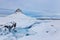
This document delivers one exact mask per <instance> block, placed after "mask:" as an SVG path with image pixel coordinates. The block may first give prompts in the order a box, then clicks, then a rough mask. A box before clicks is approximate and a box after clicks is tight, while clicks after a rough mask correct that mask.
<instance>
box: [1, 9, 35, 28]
mask: <svg viewBox="0 0 60 40" xmlns="http://www.w3.org/2000/svg"><path fill="white" fill-rule="evenodd" d="M13 21H14V22H16V23H17V27H22V28H23V27H28V26H29V25H31V24H33V23H35V22H36V19H35V18H32V17H29V16H26V15H24V13H23V12H22V10H20V9H17V10H16V11H15V12H14V13H13V14H11V15H8V16H6V17H4V18H1V19H0V25H2V24H3V25H4V24H6V23H8V22H13Z"/></svg>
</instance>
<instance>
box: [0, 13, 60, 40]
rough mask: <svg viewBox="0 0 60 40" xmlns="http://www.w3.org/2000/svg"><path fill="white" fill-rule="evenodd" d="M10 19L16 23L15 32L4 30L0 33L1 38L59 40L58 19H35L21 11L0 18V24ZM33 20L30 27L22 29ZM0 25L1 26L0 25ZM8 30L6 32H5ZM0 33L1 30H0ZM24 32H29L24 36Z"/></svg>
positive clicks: (13, 39)
mask: <svg viewBox="0 0 60 40" xmlns="http://www.w3.org/2000/svg"><path fill="white" fill-rule="evenodd" d="M11 21H15V22H16V23H17V28H16V30H17V32H13V31H12V32H11V33H10V32H8V31H4V30H3V29H4V28H2V34H0V39H1V40H60V20H36V19H35V18H31V17H28V16H26V15H24V14H23V13H21V12H16V13H14V14H12V15H9V16H7V17H4V18H1V19H0V25H1V24H3V25H4V24H7V23H9V22H11ZM35 22H40V23H39V24H35V25H33V26H32V28H30V29H24V28H25V27H28V26H30V25H31V24H33V23H35ZM0 27H1V26H0ZM7 32H8V34H6V33H7ZM0 33H1V30H0ZM26 34H30V35H28V36H26Z"/></svg>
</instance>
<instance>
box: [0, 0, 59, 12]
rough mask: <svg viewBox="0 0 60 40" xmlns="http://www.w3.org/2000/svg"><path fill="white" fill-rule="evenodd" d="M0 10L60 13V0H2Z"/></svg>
mask: <svg viewBox="0 0 60 40" xmlns="http://www.w3.org/2000/svg"><path fill="white" fill-rule="evenodd" d="M0 8H6V9H17V8H21V9H22V10H35V11H48V12H60V0H0Z"/></svg>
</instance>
